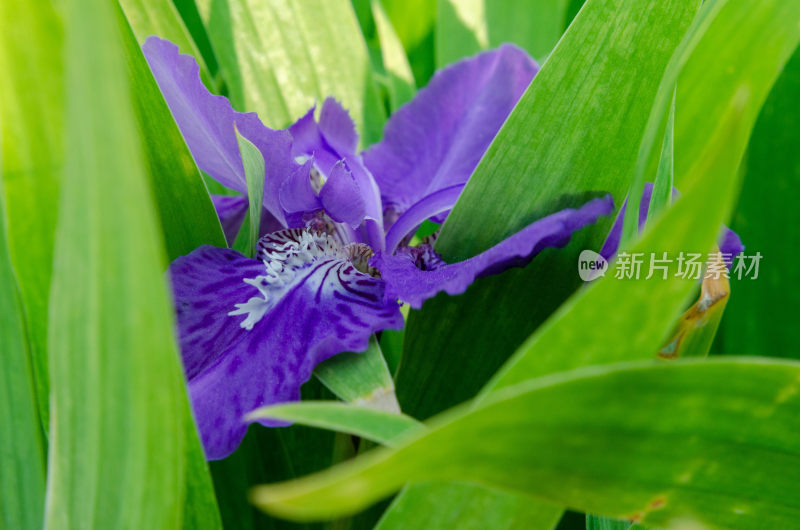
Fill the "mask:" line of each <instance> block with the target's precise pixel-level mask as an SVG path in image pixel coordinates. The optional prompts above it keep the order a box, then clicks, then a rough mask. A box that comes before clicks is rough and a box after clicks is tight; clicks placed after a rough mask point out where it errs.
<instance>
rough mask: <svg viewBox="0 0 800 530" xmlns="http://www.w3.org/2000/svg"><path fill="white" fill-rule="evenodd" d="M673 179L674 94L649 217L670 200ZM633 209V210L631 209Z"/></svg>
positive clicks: (667, 204) (665, 205)
mask: <svg viewBox="0 0 800 530" xmlns="http://www.w3.org/2000/svg"><path fill="white" fill-rule="evenodd" d="M674 180H675V96H673V97H672V105H671V106H670V108H669V118H667V126H666V130H665V131H664V143H663V144H662V145H661V159H660V160H659V161H658V171H657V172H656V179H655V182H654V184H653V194H652V196H651V197H650V208H649V210H648V212H647V215H648V217H649V218H651V219H652V218H653V217H656V216H657V215H658V214H659V213H661V211H662V210H664V208H666V207H667V206H669V204H670V203H671V202H672V188H673V182H674ZM631 211H633V210H631Z"/></svg>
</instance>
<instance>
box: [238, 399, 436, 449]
mask: <svg viewBox="0 0 800 530" xmlns="http://www.w3.org/2000/svg"><path fill="white" fill-rule="evenodd" d="M247 416H248V418H249V419H250V420H256V419H273V420H284V421H290V422H292V423H299V424H301V425H308V426H310V427H317V428H321V429H328V430H332V431H338V432H346V433H349V434H353V435H355V436H361V437H362V438H367V439H368V440H372V441H373V442H378V443H380V444H383V445H388V446H392V445H394V444H395V443H396V440H397V438H398V437H399V436H401V435H406V436H407V435H408V433H411V432H414V430H416V429H419V428H421V427H422V425H421V424H420V423H418V422H417V421H416V420H414V419H413V418H410V417H408V416H403V415H402V414H394V413H391V412H384V411H381V410H375V409H372V408H366V407H361V406H357V405H347V404H344V403H341V402H339V401H301V402H297V403H286V404H283V405H273V406H271V407H264V408H260V409H256V410H254V411H253V412H251V413H249V414H248V415H247Z"/></svg>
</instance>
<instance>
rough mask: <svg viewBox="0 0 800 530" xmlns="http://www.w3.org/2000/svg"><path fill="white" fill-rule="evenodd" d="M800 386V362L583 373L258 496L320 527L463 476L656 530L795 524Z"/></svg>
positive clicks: (633, 366)
mask: <svg viewBox="0 0 800 530" xmlns="http://www.w3.org/2000/svg"><path fill="white" fill-rule="evenodd" d="M799 388H800V364H798V363H797V362H792V361H781V360H773V359H758V358H746V359H719V360H715V361H702V362H697V361H695V362H689V361H677V362H675V363H653V362H652V361H645V362H638V363H626V364H616V365H606V366H602V367H591V368H584V369H581V370H576V371H573V372H569V373H564V374H557V375H554V376H549V377H546V378H541V379H537V380H531V381H528V382H526V383H524V384H521V385H518V386H515V387H511V388H509V389H507V390H506V391H504V392H502V393H497V394H495V395H494V396H492V397H491V398H490V399H489V400H488V401H486V402H484V403H482V404H481V405H480V406H478V407H477V408H471V407H460V408H459V409H457V410H453V411H452V412H450V413H448V414H445V415H442V417H440V418H437V419H436V421H434V422H432V424H431V430H430V431H427V432H426V433H423V434H420V435H418V436H417V437H416V438H413V439H409V440H407V441H406V442H405V443H403V444H402V445H401V446H400V447H398V448H395V449H378V450H376V451H374V452H373V453H371V454H369V455H364V456H361V457H358V458H357V459H356V460H354V461H351V462H347V463H345V464H341V465H339V466H337V467H336V468H333V469H331V470H328V471H326V472H324V473H319V474H317V475H313V476H311V477H306V478H304V479H301V480H297V481H293V482H288V483H283V484H277V485H271V486H262V487H260V488H257V489H256V490H255V491H254V492H253V499H254V500H255V502H256V503H257V504H258V505H259V506H261V507H262V508H264V509H267V510H269V511H270V512H271V513H274V514H276V515H280V516H282V517H288V518H291V519H293V520H301V521H307V520H322V519H329V518H332V517H337V516H341V515H344V514H347V513H352V512H354V511H356V510H359V509H361V508H363V507H365V506H366V505H368V504H369V503H370V502H373V501H375V500H377V499H378V498H381V497H383V496H385V495H386V494H388V493H391V492H392V491H394V490H396V489H397V488H399V487H400V486H401V485H402V484H403V483H405V482H408V481H425V480H427V481H434V480H464V481H471V482H478V483H482V484H487V485H490V486H494V487H500V488H504V489H506V490H513V491H517V492H519V493H521V494H525V495H529V496H531V498H541V499H547V500H550V501H552V502H556V503H560V504H562V505H567V506H570V507H572V508H575V509H579V510H583V511H591V512H593V513H598V514H601V515H605V516H609V517H616V518H620V519H627V520H631V521H634V522H640V523H643V524H646V525H652V526H657V527H670V526H673V525H675V524H676V523H678V522H680V521H685V522H691V523H694V524H695V525H698V524H699V525H701V526H711V527H733V528H751V527H754V526H763V525H766V526H769V527H772V528H782V527H790V526H791V525H792V524H793V521H795V520H796V518H797V517H798V516H800V496H798V495H797V492H798V488H797V481H798V480H800V443H798V439H797V436H796V435H795V425H794V423H795V421H794V418H796V416H797V414H800V392H799V391H798V389H799ZM620 389H626V391H625V392H620ZM634 401H635V403H636V406H631V403H632V402H634ZM598 403H602V406H597V404H598ZM554 410H558V411H559V414H557V415H554V414H553V411H554ZM483 439H491V440H493V442H494V443H475V440H483ZM444 462H446V465H443V463H444Z"/></svg>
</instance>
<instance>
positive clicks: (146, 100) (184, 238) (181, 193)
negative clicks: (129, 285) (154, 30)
mask: <svg viewBox="0 0 800 530" xmlns="http://www.w3.org/2000/svg"><path fill="white" fill-rule="evenodd" d="M118 19H119V27H120V31H121V32H122V36H123V42H124V45H125V52H126V55H125V59H126V60H127V65H128V74H129V79H130V83H131V85H132V87H133V92H132V93H133V96H134V97H133V100H134V107H133V108H134V110H135V116H136V119H137V124H138V126H139V133H140V135H141V137H142V138H148V139H151V138H158V141H147V142H145V143H144V154H145V160H146V162H147V170H148V172H147V174H148V177H149V183H150V187H151V188H152V190H153V195H154V197H155V204H156V207H157V208H158V214H159V220H160V222H161V230H162V231H163V233H164V241H165V244H166V249H167V257H168V258H169V259H170V260H173V259H175V258H177V257H179V256H184V255H186V254H188V253H190V252H191V251H192V250H194V249H196V248H197V247H199V246H201V245H204V244H208V245H214V246H218V247H225V246H227V245H226V243H225V235H224V234H223V232H222V227H221V226H220V223H219V218H218V217H217V212H216V211H215V210H214V205H213V204H212V203H211V198H210V197H209V195H208V190H207V189H206V187H205V184H204V183H203V178H202V176H201V175H200V172H199V171H198V169H197V166H196V165H195V163H194V160H193V159H192V155H191V153H190V152H189V148H188V147H186V143H185V142H184V141H183V137H182V136H181V133H180V130H179V129H178V126H177V125H176V123H175V120H174V119H173V118H172V114H171V113H170V111H169V108H168V107H167V103H166V102H165V101H164V98H163V97H162V95H161V92H160V91H159V89H158V85H157V84H156V81H155V78H154V77H153V74H152V73H151V72H150V67H149V66H148V65H147V61H146V60H145V58H144V54H143V53H142V50H141V48H140V47H139V44H138V43H137V42H136V39H135V38H134V36H133V33H132V31H131V29H130V27H129V26H128V24H127V22H126V21H125V20H124V18H123V17H118Z"/></svg>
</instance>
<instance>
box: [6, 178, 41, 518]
mask: <svg viewBox="0 0 800 530" xmlns="http://www.w3.org/2000/svg"><path fill="white" fill-rule="evenodd" d="M6 228H7V225H6V208H5V198H4V193H3V181H2V180H0V337H2V339H1V340H2V349H3V354H2V355H0V447H2V448H3V450H2V451H0V496H1V497H2V499H3V501H2V502H0V526H2V527H3V528H19V529H20V530H33V529H35V528H41V527H42V522H43V520H44V491H45V465H46V464H45V443H44V436H43V433H42V423H41V420H40V418H39V410H38V406H37V403H36V400H37V394H36V384H35V379H34V374H33V363H32V358H31V350H30V345H29V343H28V337H27V330H26V326H25V314H24V311H23V309H22V299H21V298H20V295H19V290H18V287H17V280H16V276H15V273H14V270H13V267H12V265H11V256H10V255H9V253H8V244H7V242H8V236H7V234H8V232H7V229H6Z"/></svg>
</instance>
